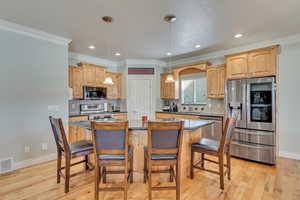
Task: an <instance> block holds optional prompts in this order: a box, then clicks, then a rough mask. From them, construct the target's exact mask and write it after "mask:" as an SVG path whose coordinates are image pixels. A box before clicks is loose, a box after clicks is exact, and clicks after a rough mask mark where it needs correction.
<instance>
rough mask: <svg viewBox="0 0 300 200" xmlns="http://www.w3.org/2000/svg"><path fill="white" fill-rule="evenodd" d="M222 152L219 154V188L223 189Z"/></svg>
mask: <svg viewBox="0 0 300 200" xmlns="http://www.w3.org/2000/svg"><path fill="white" fill-rule="evenodd" d="M223 159H224V158H223V154H221V155H220V156H219V171H220V188H221V189H222V190H223V189H224V161H223Z"/></svg>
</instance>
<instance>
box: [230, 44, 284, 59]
mask: <svg viewBox="0 0 300 200" xmlns="http://www.w3.org/2000/svg"><path fill="white" fill-rule="evenodd" d="M279 47H280V45H279V44H276V45H272V46H268V47H263V48H258V49H251V50H249V51H242V52H238V53H232V54H227V55H225V57H232V56H237V55H240V54H248V53H252V52H255V51H261V50H271V49H277V48H279Z"/></svg>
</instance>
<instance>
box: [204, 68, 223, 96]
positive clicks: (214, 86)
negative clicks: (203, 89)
mask: <svg viewBox="0 0 300 200" xmlns="http://www.w3.org/2000/svg"><path fill="white" fill-rule="evenodd" d="M224 87H225V65H217V66H209V67H207V95H208V97H209V98H224Z"/></svg>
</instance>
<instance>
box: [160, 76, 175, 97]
mask: <svg viewBox="0 0 300 200" xmlns="http://www.w3.org/2000/svg"><path fill="white" fill-rule="evenodd" d="M168 75H172V73H163V74H161V75H160V98H162V99H177V98H178V95H177V89H178V88H177V87H176V82H172V83H166V80H167V77H168Z"/></svg>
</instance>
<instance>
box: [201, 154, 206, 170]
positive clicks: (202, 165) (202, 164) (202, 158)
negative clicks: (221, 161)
mask: <svg viewBox="0 0 300 200" xmlns="http://www.w3.org/2000/svg"><path fill="white" fill-rule="evenodd" d="M204 159H205V154H204V153H201V168H202V169H204V163H205V160H204Z"/></svg>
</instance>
